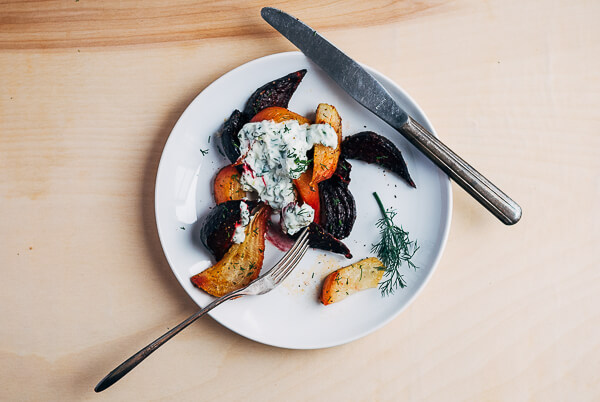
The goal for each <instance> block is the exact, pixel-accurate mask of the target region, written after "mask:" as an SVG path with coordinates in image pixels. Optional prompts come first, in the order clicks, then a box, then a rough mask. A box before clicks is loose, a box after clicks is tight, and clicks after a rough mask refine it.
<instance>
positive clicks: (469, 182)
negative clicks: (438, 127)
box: [397, 117, 521, 225]
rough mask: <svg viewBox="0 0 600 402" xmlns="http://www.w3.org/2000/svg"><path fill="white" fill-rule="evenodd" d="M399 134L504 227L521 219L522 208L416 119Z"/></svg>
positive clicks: (405, 124) (410, 120)
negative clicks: (503, 224)
mask: <svg viewBox="0 0 600 402" xmlns="http://www.w3.org/2000/svg"><path fill="white" fill-rule="evenodd" d="M397 129H398V131H399V132H400V133H401V134H402V135H404V137H406V139H408V140H409V141H410V142H411V143H412V144H413V145H414V146H415V147H417V148H418V149H419V150H420V151H421V152H423V153H424V154H425V155H426V156H427V157H428V158H429V159H431V161H433V163H435V164H436V165H437V166H438V167H439V168H440V169H442V170H443V171H444V172H446V174H447V175H448V176H450V178H452V179H453V180H454V181H455V182H456V183H457V184H458V185H459V186H461V187H462V188H463V189H464V190H465V191H466V192H468V193H469V194H471V195H472V196H473V197H474V198H475V199H476V200H477V201H479V203H480V204H481V205H483V206H484V207H486V208H487V209H488V210H489V211H490V212H491V213H492V214H494V215H496V217H497V218H498V219H500V220H501V221H502V222H503V223H505V224H507V225H514V224H515V223H517V222H518V221H519V219H521V207H520V206H519V205H518V204H517V203H516V202H514V201H513V200H512V199H511V198H510V197H509V196H507V195H506V194H504V193H503V192H502V191H501V190H500V189H499V188H498V187H496V186H495V185H494V184H492V182H490V181H489V180H488V179H486V178H485V177H484V176H483V175H482V174H481V173H479V172H478V171H477V170H475V169H474V168H473V167H472V166H471V165H469V164H468V163H467V162H465V161H464V160H462V159H461V158H460V157H459V156H458V155H456V154H455V153H454V152H453V151H452V150H451V149H450V148H448V147H447V146H446V145H444V144H443V143H442V142H441V141H440V140H438V139H437V137H435V136H434V135H433V134H431V133H430V132H429V131H427V129H425V128H424V127H423V126H421V125H420V124H419V123H417V122H416V121H415V120H414V119H413V118H412V117H409V118H408V121H407V122H406V123H404V124H403V125H402V126H400V127H398V128H397Z"/></svg>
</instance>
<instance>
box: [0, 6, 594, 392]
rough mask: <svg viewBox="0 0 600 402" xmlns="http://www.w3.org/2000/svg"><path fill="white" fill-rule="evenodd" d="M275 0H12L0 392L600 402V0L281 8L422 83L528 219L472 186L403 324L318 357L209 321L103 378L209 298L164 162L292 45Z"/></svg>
mask: <svg viewBox="0 0 600 402" xmlns="http://www.w3.org/2000/svg"><path fill="white" fill-rule="evenodd" d="M263 5H265V4H263V3H261V2H257V1H249V2H234V1H216V2H211V3H204V4H203V2H200V1H190V0H178V1H169V2H167V1H159V0H152V1H138V0H122V1H116V0H104V1H91V0H71V1H68V0H67V1H65V0H63V1H0V10H1V11H0V211H1V214H2V218H1V219H0V262H1V267H2V280H1V281H0V306H1V307H0V319H1V322H2V324H1V325H0V399H2V400H32V401H40V400H61V401H81V400H178V401H179V400H195V401H198V400H202V401H209V400H232V401H233V400H252V401H266V400H272V401H283V400H291V401H305V400H315V399H316V400H318V399H333V400H364V401H370V400H386V401H397V400H414V401H421V400H428V401H441V400H444V401H446V400H473V401H520V400H536V401H549V400H557V401H566V400H570V401H584V400H599V399H600V269H599V263H600V258H599V257H600V252H599V249H598V247H599V243H600V214H599V212H598V208H599V207H600V173H599V170H600V24H598V21H597V20H598V17H599V16H600V2H597V1H575V2H572V1H553V2H548V1H501V0H493V1H486V2H481V1H476V0H473V1H467V0H457V1H437V0H431V1H429V0H428V1H420V2H410V1H399V2H389V1H369V2H367V1H347V2H331V3H327V2H315V1H288V2H281V1H279V2H275V3H272V4H270V5H272V6H275V7H279V8H283V9H285V10H286V11H288V12H290V13H292V14H294V15H295V16H297V17H299V18H300V19H302V20H304V21H306V22H307V23H309V24H311V25H312V26H313V27H314V28H316V29H318V30H319V31H321V32H322V33H323V34H324V35H325V36H326V37H328V38H329V39H330V40H331V41H333V42H334V43H336V44H337V45H338V46H339V47H340V48H342V49H343V50H345V51H346V52H347V53H348V54H349V55H351V56H352V57H354V58H356V59H357V60H359V61H361V62H364V63H367V64H369V65H371V66H372V67H374V68H376V69H377V70H379V71H381V72H382V73H384V74H385V75H387V76H389V77H391V78H392V79H393V80H395V81H396V82H397V83H399V84H400V85H401V86H402V87H403V88H405V89H406V90H407V91H408V92H409V93H410V94H411V95H412V96H413V97H414V98H415V99H416V100H417V101H418V102H419V103H420V105H421V106H422V107H423V109H424V110H425V111H426V113H427V114H428V116H429V118H430V119H431V121H432V123H433V124H434V126H435V127H436V129H437V131H438V133H439V134H440V136H441V137H442V139H443V140H444V141H445V142H446V143H447V144H448V145H449V146H450V147H452V148H453V149H454V150H455V151H456V152H457V153H459V154H460V155H462V156H463V157H464V158H465V159H466V160H468V161H470V162H471V163H472V164H473V165H474V166H475V167H477V168H478V169H479V170H480V171H481V172H482V173H484V174H485V175H487V176H488V177H489V178H490V179H492V180H493V181H494V182H495V183H496V184H497V185H498V186H499V187H500V188H502V189H504V190H505V191H506V192H507V193H508V194H509V195H511V196H512V197H513V198H514V199H515V200H516V201H517V202H519V203H520V204H521V206H522V207H523V211H524V213H523V218H522V220H521V222H519V223H518V224H517V225H516V226H512V227H507V226H504V225H502V224H500V223H499V222H498V221H497V220H496V219H495V218H494V217H493V216H492V215H490V214H489V213H488V212H486V211H485V210H484V209H483V208H481V207H480V206H479V205H478V204H477V203H476V202H475V201H473V200H472V199H471V198H470V197H469V196H467V195H466V194H465V193H464V192H463V191H462V190H460V188H458V187H457V186H454V185H453V190H454V196H453V199H454V209H453V214H452V226H451V230H450V236H449V240H448V244H447V247H446V250H445V253H444V255H443V258H442V260H441V262H440V264H439V267H438V270H437V271H436V274H435V275H434V276H433V278H432V280H431V281H430V282H429V284H428V286H427V287H426V288H425V290H424V291H423V292H422V293H421V295H420V296H419V298H418V299H417V300H416V301H415V302H414V303H413V304H411V306H410V307H409V308H408V309H407V310H406V311H405V312H403V313H402V314H401V315H400V316H398V317H397V318H396V319H394V320H393V321H392V322H391V323H389V324H388V325H386V326H385V327H383V328H382V329H380V330H378V331H376V332H375V333H373V334H371V335H369V336H367V337H365V338H362V339H360V340H358V341H355V342H352V343H350V344H346V345H343V346H339V347H334V348H330V349H323V350H310V351H297V350H284V349H278V348H274V347H269V346H265V345H262V344H258V343H255V342H252V341H250V340H247V339H246V338H243V337H242V336H239V335H237V334H235V333H233V332H230V331H229V330H227V329H226V328H224V327H221V326H220V325H219V324H218V323H216V322H215V321H214V320H212V319H211V318H208V317H207V318H205V319H202V320H201V321H199V322H197V323H196V324H194V325H193V326H192V327H190V328H188V329H187V330H186V331H185V332H183V333H182V334H180V335H178V336H177V337H176V338H175V339H174V340H172V341H171V342H170V343H169V344H168V345H167V346H165V347H164V348H162V349H160V350H159V351H158V352H157V353H156V354H155V355H153V356H152V357H151V358H150V359H148V360H147V361H146V362H144V363H143V364H142V365H141V366H139V367H138V368H137V369H136V370H135V371H134V372H132V373H131V374H129V375H128V376H127V377H126V378H125V379H123V380H122V381H121V382H119V383H118V384H116V385H115V386H113V387H112V388H110V389H109V390H107V391H105V392H104V393H102V394H99V395H96V394H95V393H94V392H93V390H92V389H93V387H94V385H95V384H96V382H97V381H98V380H100V379H101V378H102V377H103V376H104V375H105V374H106V373H107V372H108V371H109V370H111V369H112V368H114V366H115V365H116V364H118V363H120V362H121V361H122V360H123V359H124V358H125V357H127V356H129V355H130V354H131V353H133V352H134V351H136V350H137V349H138V348H140V347H141V346H143V345H144V344H146V343H147V342H149V341H150V340H152V339H154V338H155V337H156V336H158V335H159V334H161V333H162V332H163V331H165V330H166V329H167V328H168V327H171V326H173V325H174V324H175V323H177V322H179V321H180V320H182V319H183V318H185V317H187V316H188V315H189V314H191V313H192V312H194V311H195V310H196V309H197V306H196V305H195V304H194V303H193V302H192V301H191V299H190V298H189V297H188V296H187V294H186V293H185V292H184V291H183V290H182V288H181V287H180V285H179V284H178V282H177V281H176V279H175V277H174V276H173V274H172V273H171V270H170V268H169V265H168V264H167V261H166V259H165V257H164V255H163V252H162V249H161V246H160V243H159V240H158V235H157V231H156V226H155V219H154V196H153V192H154V181H155V176H156V169H157V166H158V161H159V158H160V155H161V152H162V149H163V146H164V144H165V141H166V139H167V137H168V135H169V133H170V130H171V129H172V127H173V125H174V123H175V122H176V120H177V119H178V117H179V116H180V114H181V113H182V111H183V110H184V109H185V107H186V106H187V105H188V104H189V103H190V101H191V100H192V99H193V98H194V97H195V96H196V95H197V94H198V93H199V92H200V91H201V90H202V89H203V88H205V87H206V86H207V85H208V84H209V83H211V82H212V81H213V80H215V79H216V78H217V77H219V76H220V75H222V74H223V73H225V72H227V71H228V70H230V69H232V68H234V67H236V66H238V65H240V64H243V63H245V62H247V61H249V60H252V59H255V58H257V57H260V56H264V55H268V54H272V53H277V52H282V51H288V50H294V47H293V46H292V45H291V44H290V43H288V42H287V41H286V40H285V39H284V38H283V37H281V36H280V35H279V34H277V33H276V32H275V31H274V30H272V29H271V28H270V27H269V26H268V25H267V24H266V23H265V22H263V21H262V19H261V18H260V14H259V10H260V7H261V6H263ZM223 101H226V99H224V100H223Z"/></svg>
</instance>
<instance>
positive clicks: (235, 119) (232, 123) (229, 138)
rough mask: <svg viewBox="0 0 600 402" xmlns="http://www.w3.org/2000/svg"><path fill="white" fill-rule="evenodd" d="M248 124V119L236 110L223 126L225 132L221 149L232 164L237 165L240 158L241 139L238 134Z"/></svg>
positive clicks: (222, 131) (222, 136) (222, 135)
mask: <svg viewBox="0 0 600 402" xmlns="http://www.w3.org/2000/svg"><path fill="white" fill-rule="evenodd" d="M247 122H248V119H247V118H246V117H245V116H244V115H243V114H242V112H240V111H239V110H237V109H236V110H234V111H233V113H231V116H229V118H228V119H227V121H225V123H224V124H223V130H221V147H222V148H223V152H225V156H227V158H228V159H229V160H230V161H231V163H235V162H236V161H237V160H238V159H239V157H240V139H239V138H238V133H239V132H240V130H241V129H242V127H243V126H244V124H246V123H247Z"/></svg>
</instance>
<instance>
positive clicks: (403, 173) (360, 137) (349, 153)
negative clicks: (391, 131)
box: [342, 131, 417, 187]
mask: <svg viewBox="0 0 600 402" xmlns="http://www.w3.org/2000/svg"><path fill="white" fill-rule="evenodd" d="M342 156H344V157H345V158H347V159H359V160H362V161H365V162H367V163H375V164H377V165H379V166H381V167H384V168H386V169H389V170H391V171H392V172H394V173H397V174H398V175H400V177H402V178H403V179H404V180H405V181H406V182H407V183H408V184H409V185H410V186H411V187H417V186H416V185H415V182H414V181H413V180H412V179H411V177H410V174H409V173H408V167H407V166H406V162H405V161H404V158H403V157H402V152H400V150H399V149H398V148H397V147H396V146H395V145H394V144H393V143H392V142H391V141H390V140H388V139H387V138H385V137H382V136H381V135H379V134H376V133H374V132H372V131H363V132H361V133H358V134H354V135H351V136H349V137H346V138H345V139H344V141H343V142H342Z"/></svg>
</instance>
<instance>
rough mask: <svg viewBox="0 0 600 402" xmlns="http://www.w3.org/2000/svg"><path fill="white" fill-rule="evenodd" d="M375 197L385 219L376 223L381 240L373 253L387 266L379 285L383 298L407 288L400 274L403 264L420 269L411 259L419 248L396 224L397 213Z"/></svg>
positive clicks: (374, 245)
mask: <svg viewBox="0 0 600 402" xmlns="http://www.w3.org/2000/svg"><path fill="white" fill-rule="evenodd" d="M373 196H374V197H375V200H376V201H377V204H378V205H379V209H380V210H381V214H382V215H383V218H381V219H379V220H378V221H377V223H376V226H377V228H378V229H379V235H380V236H381V240H380V241H379V243H377V244H373V245H372V247H371V252H373V253H375V254H377V256H378V257H379V259H380V260H381V262H383V264H384V265H385V272H384V274H383V281H382V282H381V283H380V284H379V290H380V291H381V294H382V296H388V295H391V294H393V293H394V291H395V290H396V289H397V288H398V287H400V288H404V287H406V281H405V280H404V276H403V275H402V274H401V273H400V268H401V267H402V265H403V263H406V264H407V265H408V267H409V268H412V269H414V270H416V269H417V268H418V267H417V266H416V265H415V264H414V263H413V262H412V261H411V259H412V258H413V256H414V255H415V253H416V252H417V250H418V249H419V246H418V245H417V241H416V240H415V241H411V240H410V239H409V238H408V232H406V231H405V230H404V229H403V228H402V226H400V227H398V226H396V225H395V224H394V217H395V216H396V214H397V213H396V211H394V210H393V209H391V208H388V209H387V210H386V209H385V207H384V206H383V203H382V202H381V199H380V198H379V195H378V194H377V193H373Z"/></svg>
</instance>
